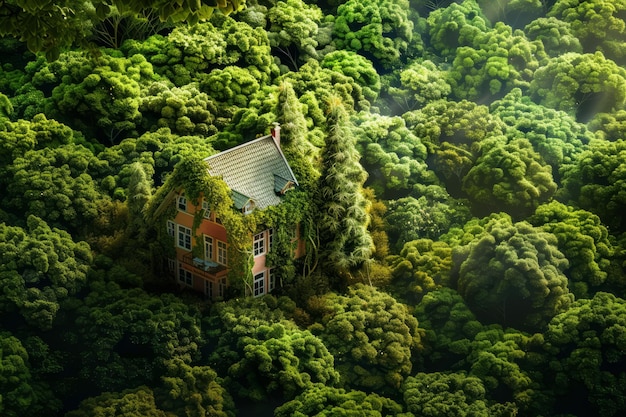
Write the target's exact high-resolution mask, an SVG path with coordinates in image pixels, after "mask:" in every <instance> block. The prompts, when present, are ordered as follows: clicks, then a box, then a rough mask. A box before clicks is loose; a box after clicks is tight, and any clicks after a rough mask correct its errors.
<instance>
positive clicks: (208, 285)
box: [204, 279, 213, 298]
mask: <svg viewBox="0 0 626 417" xmlns="http://www.w3.org/2000/svg"><path fill="white" fill-rule="evenodd" d="M204 295H206V296H207V297H209V298H213V283H212V282H211V281H209V280H206V279H205V280H204Z"/></svg>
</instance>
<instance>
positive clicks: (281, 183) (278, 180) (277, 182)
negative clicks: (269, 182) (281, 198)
mask: <svg viewBox="0 0 626 417" xmlns="http://www.w3.org/2000/svg"><path fill="white" fill-rule="evenodd" d="M295 186H296V184H295V183H294V182H293V181H291V180H288V179H286V178H283V177H281V176H280V175H277V174H274V192H275V193H276V194H277V195H285V193H286V192H287V191H289V190H291V189H292V188H294V187H295Z"/></svg>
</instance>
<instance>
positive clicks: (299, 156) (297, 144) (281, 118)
mask: <svg viewBox="0 0 626 417" xmlns="http://www.w3.org/2000/svg"><path fill="white" fill-rule="evenodd" d="M278 93H279V94H278V100H277V103H276V111H275V113H276V122H277V123H279V125H280V141H281V144H280V145H281V148H282V150H283V152H284V153H285V157H286V158H287V160H288V161H289V163H290V165H291V168H292V169H293V170H294V175H295V176H296V178H297V179H298V182H299V183H300V184H301V185H305V186H306V185H308V187H311V186H312V185H313V184H314V183H315V181H316V180H317V178H318V177H319V171H318V169H317V168H316V166H315V165H316V164H317V159H318V149H317V147H315V146H314V145H313V144H312V143H311V142H310V141H309V139H308V137H307V133H308V130H307V122H306V118H305V117H304V110H303V107H304V106H303V104H302V103H301V102H300V101H299V100H298V97H297V96H296V92H295V91H294V89H293V86H292V85H291V83H290V82H289V81H283V82H282V83H281V85H280V86H279V90H278Z"/></svg>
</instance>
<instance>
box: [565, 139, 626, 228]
mask: <svg viewBox="0 0 626 417" xmlns="http://www.w3.org/2000/svg"><path fill="white" fill-rule="evenodd" d="M625 153H626V141H624V140H622V139H619V140H617V141H615V142H608V141H605V140H594V141H592V142H591V143H590V144H589V148H588V149H587V150H585V151H584V152H582V153H581V154H580V155H579V157H578V160H577V162H576V164H575V165H574V166H573V167H572V168H571V170H568V171H567V173H566V174H565V175H564V178H563V186H564V188H565V189H566V190H567V193H566V194H565V195H564V198H565V199H566V200H567V201H569V202H571V204H573V205H577V206H579V207H580V208H582V209H585V210H589V211H590V212H592V213H595V214H597V215H598V216H599V217H600V219H601V220H602V222H603V223H604V224H606V225H607V226H608V227H609V229H610V230H611V231H612V233H619V232H623V231H625V230H626V224H625V223H624V220H623V218H622V217H623V216H622V215H621V213H622V212H623V210H624V205H625V204H626V192H625V191H624V184H625V182H624V181H625V180H626V170H624V154H625Z"/></svg>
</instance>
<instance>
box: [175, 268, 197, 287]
mask: <svg viewBox="0 0 626 417" xmlns="http://www.w3.org/2000/svg"><path fill="white" fill-rule="evenodd" d="M178 281H179V282H181V283H183V284H185V285H188V286H190V287H192V286H193V275H192V274H191V272H190V271H187V270H186V269H183V268H182V267H179V268H178Z"/></svg>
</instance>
